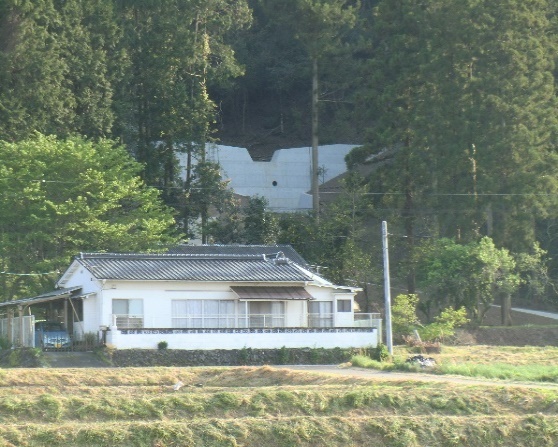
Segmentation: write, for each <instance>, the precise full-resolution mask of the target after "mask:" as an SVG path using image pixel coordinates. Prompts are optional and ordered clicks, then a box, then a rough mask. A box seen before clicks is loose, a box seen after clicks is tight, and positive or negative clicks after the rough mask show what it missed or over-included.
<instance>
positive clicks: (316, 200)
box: [311, 57, 320, 219]
mask: <svg viewBox="0 0 558 447" xmlns="http://www.w3.org/2000/svg"><path fill="white" fill-rule="evenodd" d="M311 187H312V208H313V210H314V214H315V215H316V219H318V218H319V217H318V216H319V213H320V189H319V185H318V58H317V57H314V58H313V59H312V181H311Z"/></svg>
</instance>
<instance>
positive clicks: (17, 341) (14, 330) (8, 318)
mask: <svg viewBox="0 0 558 447" xmlns="http://www.w3.org/2000/svg"><path fill="white" fill-rule="evenodd" d="M83 297H84V295H83V294H81V287H70V288H65V289H58V290H54V291H52V292H47V293H44V294H42V295H38V296H34V297H31V298H22V299H19V300H13V301H6V302H4V303H0V311H2V310H5V317H4V318H1V319H0V336H1V337H5V338H7V339H8V341H9V342H10V343H11V344H12V346H16V347H33V346H34V344H35V316H34V315H32V314H31V306H32V305H37V304H58V305H59V307H60V308H61V309H62V312H61V316H60V317H61V318H62V321H61V322H62V323H64V327H65V328H67V330H68V332H69V333H70V334H72V333H74V329H75V327H74V324H75V322H78V321H81V320H82V317H81V315H80V314H81V312H80V309H78V307H81V306H76V300H77V299H80V298H83Z"/></svg>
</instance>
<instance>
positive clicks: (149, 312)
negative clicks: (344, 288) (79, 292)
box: [98, 281, 352, 328]
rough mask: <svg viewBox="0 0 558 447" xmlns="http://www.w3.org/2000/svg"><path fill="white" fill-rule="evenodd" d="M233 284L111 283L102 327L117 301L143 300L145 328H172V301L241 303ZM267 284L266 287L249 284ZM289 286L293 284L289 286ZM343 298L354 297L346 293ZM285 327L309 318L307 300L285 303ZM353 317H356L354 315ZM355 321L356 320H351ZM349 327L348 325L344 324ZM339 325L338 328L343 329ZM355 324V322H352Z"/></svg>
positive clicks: (327, 293) (323, 296)
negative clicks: (238, 300) (205, 300)
mask: <svg viewBox="0 0 558 447" xmlns="http://www.w3.org/2000/svg"><path fill="white" fill-rule="evenodd" d="M231 285H232V284H230V283H203V282H179V281H152V282H135V281H129V282H125V281H122V282H109V281H107V282H106V283H105V284H104V286H103V290H102V292H101V294H100V296H101V298H102V299H101V300H100V301H102V303H99V306H98V308H99V309H102V311H101V312H100V313H99V314H98V315H99V320H100V321H99V323H98V324H99V325H105V326H110V325H111V324H112V321H111V316H112V300H113V299H143V314H144V326H145V327H151V328H167V327H172V300H184V299H198V300H203V299H207V300H237V296H236V294H235V293H234V292H232V290H231V289H230V287H231ZM245 285H260V286H261V285H263V284H245ZM285 285H289V284H285ZM306 289H307V291H308V292H309V293H310V294H311V295H312V296H314V297H315V298H316V299H317V300H319V301H332V300H333V299H334V294H333V293H332V292H333V290H332V289H331V288H327V287H317V286H312V285H309V286H307V287H306ZM343 297H348V298H350V297H352V295H351V294H345V295H343ZM285 314H286V319H285V326H286V327H300V326H301V321H302V320H301V318H302V317H305V316H306V301H286V302H285ZM351 317H352V314H351ZM351 321H352V320H351ZM343 325H345V324H343ZM343 325H341V324H336V326H343ZM351 325H352V323H351Z"/></svg>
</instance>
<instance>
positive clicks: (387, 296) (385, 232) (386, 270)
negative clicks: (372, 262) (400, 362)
mask: <svg viewBox="0 0 558 447" xmlns="http://www.w3.org/2000/svg"><path fill="white" fill-rule="evenodd" d="M382 246H383V252H384V297H385V304H384V306H385V317H386V346H387V348H388V352H389V354H390V355H393V336H392V334H391V286H390V281H389V250H388V230H387V222H386V221H385V220H384V221H383V222H382Z"/></svg>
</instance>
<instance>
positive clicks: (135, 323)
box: [112, 299, 143, 329]
mask: <svg viewBox="0 0 558 447" xmlns="http://www.w3.org/2000/svg"><path fill="white" fill-rule="evenodd" d="M112 313H113V315H115V316H116V327H118V328H122V329H132V328H142V327H143V300H141V299H115V300H112Z"/></svg>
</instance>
